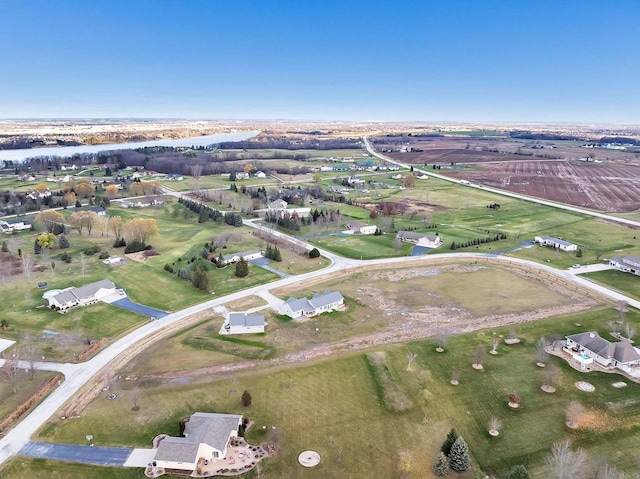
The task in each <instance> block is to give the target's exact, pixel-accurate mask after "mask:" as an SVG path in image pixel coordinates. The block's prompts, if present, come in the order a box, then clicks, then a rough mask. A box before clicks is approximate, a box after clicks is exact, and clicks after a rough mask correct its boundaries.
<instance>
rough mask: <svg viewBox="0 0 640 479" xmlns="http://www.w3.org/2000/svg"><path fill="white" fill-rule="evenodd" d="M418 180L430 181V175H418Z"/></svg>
mask: <svg viewBox="0 0 640 479" xmlns="http://www.w3.org/2000/svg"><path fill="white" fill-rule="evenodd" d="M416 178H417V179H418V180H428V179H429V175H416Z"/></svg>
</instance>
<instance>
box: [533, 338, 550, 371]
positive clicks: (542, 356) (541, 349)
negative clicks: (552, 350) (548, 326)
mask: <svg viewBox="0 0 640 479" xmlns="http://www.w3.org/2000/svg"><path fill="white" fill-rule="evenodd" d="M548 346H549V343H548V342H547V340H546V339H545V338H540V339H538V342H537V343H536V348H535V349H536V357H537V358H538V365H543V366H544V363H545V362H546V361H547V359H549V353H548V352H547V347H548Z"/></svg>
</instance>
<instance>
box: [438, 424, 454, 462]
mask: <svg viewBox="0 0 640 479" xmlns="http://www.w3.org/2000/svg"><path fill="white" fill-rule="evenodd" d="M457 439H458V433H457V432H456V430H455V429H451V430H450V431H449V433H448V434H447V437H446V439H445V440H444V442H443V443H442V447H440V450H441V451H442V452H443V453H444V455H445V456H447V457H448V456H449V454H450V453H451V448H452V447H453V443H454V442H456V440H457Z"/></svg>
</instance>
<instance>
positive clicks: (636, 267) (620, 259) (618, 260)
mask: <svg viewBox="0 0 640 479" xmlns="http://www.w3.org/2000/svg"><path fill="white" fill-rule="evenodd" d="M609 264H610V265H611V266H613V267H614V268H616V269H617V270H619V271H623V272H625V273H631V274H635V275H636V276H640V258H639V257H637V256H634V255H632V254H628V255H626V256H612V257H611V259H610V260H609Z"/></svg>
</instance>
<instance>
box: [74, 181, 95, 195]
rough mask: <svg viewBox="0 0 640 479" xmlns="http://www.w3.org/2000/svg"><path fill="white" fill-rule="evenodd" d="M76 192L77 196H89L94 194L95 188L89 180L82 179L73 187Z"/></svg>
mask: <svg viewBox="0 0 640 479" xmlns="http://www.w3.org/2000/svg"><path fill="white" fill-rule="evenodd" d="M73 190H74V191H75V193H76V196H79V197H80V198H88V197H89V196H93V193H94V191H95V188H94V187H93V185H92V184H91V183H89V181H80V183H78V184H77V185H76V187H75V188H74V189H73Z"/></svg>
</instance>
